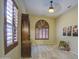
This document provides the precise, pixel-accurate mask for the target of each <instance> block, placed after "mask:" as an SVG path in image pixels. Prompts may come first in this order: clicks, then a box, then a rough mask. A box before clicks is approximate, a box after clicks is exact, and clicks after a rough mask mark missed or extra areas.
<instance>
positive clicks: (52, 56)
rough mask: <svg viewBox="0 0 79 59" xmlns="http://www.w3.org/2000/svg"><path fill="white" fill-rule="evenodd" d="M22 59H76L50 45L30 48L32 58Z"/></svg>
mask: <svg viewBox="0 0 79 59" xmlns="http://www.w3.org/2000/svg"><path fill="white" fill-rule="evenodd" d="M23 59H78V58H77V56H75V55H73V54H72V53H70V52H67V51H62V50H59V49H58V48H57V47H55V46H52V45H37V46H32V57H31V58H23Z"/></svg>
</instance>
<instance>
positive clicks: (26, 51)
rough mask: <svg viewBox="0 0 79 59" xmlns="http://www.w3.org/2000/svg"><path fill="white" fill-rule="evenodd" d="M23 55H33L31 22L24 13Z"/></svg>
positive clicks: (22, 30) (22, 28)
mask: <svg viewBox="0 0 79 59" xmlns="http://www.w3.org/2000/svg"><path fill="white" fill-rule="evenodd" d="M21 56H22V57H31V43H30V22H29V16H28V15H27V14H22V21H21Z"/></svg>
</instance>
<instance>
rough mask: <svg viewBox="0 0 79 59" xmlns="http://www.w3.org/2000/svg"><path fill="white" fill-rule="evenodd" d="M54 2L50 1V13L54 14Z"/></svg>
mask: <svg viewBox="0 0 79 59" xmlns="http://www.w3.org/2000/svg"><path fill="white" fill-rule="evenodd" d="M52 3H53V1H50V7H49V10H48V11H49V13H54V7H53V5H52Z"/></svg>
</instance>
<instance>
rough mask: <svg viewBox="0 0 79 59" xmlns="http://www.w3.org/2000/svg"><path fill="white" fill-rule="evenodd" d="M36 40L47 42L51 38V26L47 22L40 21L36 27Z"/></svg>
mask: <svg viewBox="0 0 79 59" xmlns="http://www.w3.org/2000/svg"><path fill="white" fill-rule="evenodd" d="M35 32H36V33H35V39H36V40H43V39H44V40H47V39H48V37H49V25H48V23H47V22H46V21H45V20H39V21H38V22H37V23H36V25H35Z"/></svg>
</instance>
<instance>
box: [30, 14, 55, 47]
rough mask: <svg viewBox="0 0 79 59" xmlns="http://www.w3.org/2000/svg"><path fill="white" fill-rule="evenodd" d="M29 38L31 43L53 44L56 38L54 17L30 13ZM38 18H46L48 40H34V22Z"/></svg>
mask: <svg viewBox="0 0 79 59" xmlns="http://www.w3.org/2000/svg"><path fill="white" fill-rule="evenodd" d="M29 18H30V39H31V42H32V44H33V45H34V44H55V40H56V34H55V32H56V31H55V30H56V28H55V27H56V26H55V25H56V22H55V19H53V18H50V17H44V16H33V15H30V16H29ZM38 20H46V21H47V22H48V24H49V40H35V24H36V22H37V21H38Z"/></svg>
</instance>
